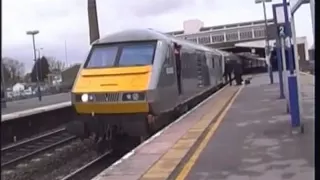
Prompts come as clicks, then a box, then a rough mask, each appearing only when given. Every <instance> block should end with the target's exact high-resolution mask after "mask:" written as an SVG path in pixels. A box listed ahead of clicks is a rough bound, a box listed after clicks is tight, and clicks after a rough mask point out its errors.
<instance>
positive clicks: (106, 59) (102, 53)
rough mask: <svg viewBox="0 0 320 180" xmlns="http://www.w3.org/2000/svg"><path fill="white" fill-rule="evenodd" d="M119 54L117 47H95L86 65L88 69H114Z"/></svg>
mask: <svg viewBox="0 0 320 180" xmlns="http://www.w3.org/2000/svg"><path fill="white" fill-rule="evenodd" d="M117 52H118V47H117V46H106V47H104V46H101V47H94V48H93V49H92V52H91V55H90V57H89V58H88V61H87V63H86V65H85V67H86V68H105V67H112V66H113V65H114V63H115V60H116V56H117Z"/></svg>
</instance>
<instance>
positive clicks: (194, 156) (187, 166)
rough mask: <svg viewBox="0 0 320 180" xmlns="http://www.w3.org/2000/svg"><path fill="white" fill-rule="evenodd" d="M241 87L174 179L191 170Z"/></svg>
mask: <svg viewBox="0 0 320 180" xmlns="http://www.w3.org/2000/svg"><path fill="white" fill-rule="evenodd" d="M242 89H243V86H242V87H241V88H240V90H239V91H238V92H237V93H236V95H235V96H234V97H232V99H231V101H230V102H229V104H228V105H227V107H226V108H225V109H224V110H223V112H222V113H221V115H220V116H219V118H218V119H217V121H216V123H214V124H213V125H212V127H211V129H210V130H209V132H208V134H207V135H206V136H205V138H204V139H203V140H202V141H201V143H200V145H199V146H198V148H197V149H196V150H195V152H194V154H192V155H191V158H190V159H189V160H188V161H187V163H186V164H185V165H184V167H183V168H182V170H181V171H180V173H179V174H178V176H177V178H176V180H183V179H185V178H186V177H187V176H188V174H189V172H190V171H191V169H192V167H193V166H194V164H195V162H196V161H197V159H198V158H199V156H200V154H201V152H202V151H203V150H204V148H205V147H206V146H207V145H208V143H209V141H210V139H211V138H212V136H213V135H214V133H215V132H216V131H217V129H218V127H219V125H220V124H221V122H222V121H223V119H224V117H225V116H226V114H227V112H228V111H229V109H230V107H231V105H232V104H233V102H234V101H235V99H236V98H237V96H238V95H239V93H240V92H241V90H242Z"/></svg>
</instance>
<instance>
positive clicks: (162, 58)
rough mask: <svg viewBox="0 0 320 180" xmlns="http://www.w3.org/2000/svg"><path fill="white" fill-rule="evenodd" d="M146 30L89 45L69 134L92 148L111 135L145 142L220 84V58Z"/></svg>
mask: <svg viewBox="0 0 320 180" xmlns="http://www.w3.org/2000/svg"><path fill="white" fill-rule="evenodd" d="M229 55H230V54H228V53H226V52H222V51H220V50H217V49H212V48H209V47H206V46H203V45H199V44H196V43H193V42H189V41H186V40H182V39H178V38H175V37H172V36H170V35H167V34H164V33H161V32H158V31H155V30H152V29H133V30H124V31H121V32H117V33H114V34H111V35H108V36H106V37H104V38H101V39H98V40H96V41H94V42H93V44H92V47H91V49H90V52H89V54H88V56H87V59H86V60H85V62H84V63H83V64H82V67H81V68H80V70H79V72H78V75H77V77H76V80H75V83H74V85H73V88H72V105H73V107H74V108H75V111H76V113H77V117H76V118H75V121H73V122H72V123H71V124H69V125H68V128H67V129H68V130H69V132H70V133H72V134H75V135H77V136H80V137H82V138H88V137H90V136H91V135H94V137H95V140H96V141H97V142H100V141H105V140H107V141H108V140H110V139H112V136H114V134H115V133H125V134H127V135H129V136H134V137H141V138H142V139H144V138H146V137H148V136H149V135H150V134H152V133H153V132H155V131H157V130H159V129H160V128H162V127H163V126H165V125H166V124H168V122H169V119H170V118H172V117H173V116H179V115H180V114H181V113H184V112H186V111H187V110H188V103H186V102H188V101H189V100H190V99H193V98H195V97H196V96H198V95H199V94H202V93H204V92H207V91H208V90H209V89H212V88H215V87H218V86H220V85H221V84H223V83H224V78H223V73H224V64H225V60H226V58H227V57H226V56H229Z"/></svg>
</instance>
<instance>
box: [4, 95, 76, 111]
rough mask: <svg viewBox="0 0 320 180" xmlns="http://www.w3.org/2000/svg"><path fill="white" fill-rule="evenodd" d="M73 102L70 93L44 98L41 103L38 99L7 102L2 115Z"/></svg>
mask: <svg viewBox="0 0 320 180" xmlns="http://www.w3.org/2000/svg"><path fill="white" fill-rule="evenodd" d="M68 101H71V97H70V93H60V94H54V95H48V96H43V97H42V101H41V102H40V101H39V100H38V98H30V99H23V100H18V101H12V102H7V107H6V108H1V115H4V114H11V113H15V112H19V111H24V110H29V109H34V108H38V107H43V106H48V105H53V104H58V103H63V102H68Z"/></svg>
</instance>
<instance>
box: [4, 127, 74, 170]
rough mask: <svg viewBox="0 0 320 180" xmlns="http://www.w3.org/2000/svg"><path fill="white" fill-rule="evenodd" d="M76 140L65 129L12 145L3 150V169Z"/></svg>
mask: <svg viewBox="0 0 320 180" xmlns="http://www.w3.org/2000/svg"><path fill="white" fill-rule="evenodd" d="M74 139H76V137H75V136H71V135H69V134H68V133H67V132H66V131H65V129H64V128H61V129H58V130H56V131H53V132H50V133H46V134H43V135H40V136H37V137H34V138H31V139H27V140H25V141H22V142H19V143H15V144H12V145H10V146H7V147H4V148H2V149H1V168H4V167H8V166H12V165H15V164H17V163H19V162H21V161H23V160H26V159H28V158H31V157H34V156H35V155H37V154H40V153H42V152H44V151H46V150H49V149H52V148H55V147H57V146H60V145H63V144H66V143H68V142H70V141H72V140H74Z"/></svg>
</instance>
